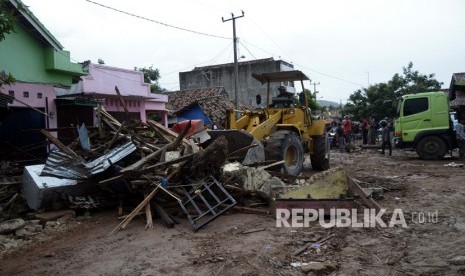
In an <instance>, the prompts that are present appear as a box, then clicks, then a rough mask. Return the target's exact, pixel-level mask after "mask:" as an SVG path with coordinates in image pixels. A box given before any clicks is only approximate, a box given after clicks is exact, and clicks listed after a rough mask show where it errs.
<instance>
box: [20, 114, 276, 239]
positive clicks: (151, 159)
mask: <svg viewBox="0 0 465 276" xmlns="http://www.w3.org/2000/svg"><path fill="white" fill-rule="evenodd" d="M97 118H98V124H97V127H92V128H89V129H87V128H86V127H85V126H84V125H82V126H80V127H79V128H78V134H79V136H78V138H77V139H76V140H75V141H74V142H72V143H70V144H69V145H64V144H63V143H61V142H60V140H59V139H57V138H56V137H54V136H53V135H52V134H51V133H49V132H48V131H47V130H42V131H41V132H42V133H43V134H44V135H45V136H46V137H47V138H48V140H49V141H50V143H52V144H53V145H54V149H53V150H52V151H51V152H50V154H49V156H48V158H47V160H46V162H45V164H41V165H34V166H26V167H25V168H24V178H23V184H22V185H23V187H22V190H23V196H24V198H25V199H26V201H27V203H28V205H29V207H30V208H31V209H34V210H38V209H43V208H50V207H51V205H54V206H55V205H56V204H57V203H58V202H63V200H65V201H66V203H67V205H68V207H71V208H74V209H81V210H82V209H85V210H89V209H93V208H103V207H105V206H115V207H117V208H118V214H119V216H120V219H122V221H121V223H120V224H119V225H118V226H117V227H116V228H115V229H114V230H113V231H112V232H111V233H114V232H115V231H117V230H119V229H124V228H125V227H126V226H127V225H128V223H129V222H130V221H131V220H132V219H133V218H134V217H136V216H140V215H144V216H145V218H146V221H147V224H146V228H151V227H152V226H153V219H152V218H153V216H155V215H156V216H157V217H159V218H161V221H163V222H164V223H165V224H166V226H167V227H173V226H174V225H175V224H176V223H177V219H176V217H179V216H183V217H186V218H188V220H189V221H190V223H191V224H192V228H193V229H194V230H195V231H196V230H198V229H200V228H202V227H204V226H205V225H207V224H208V223H210V222H211V221H212V220H214V219H215V218H216V217H218V216H220V215H221V214H223V213H224V212H226V211H228V210H230V209H232V208H234V209H235V210H237V211H242V212H252V213H254V212H255V213H268V212H267V211H263V210H257V209H255V208H254V207H258V206H263V205H266V204H267V198H268V197H269V196H270V188H269V187H268V186H269V185H268V184H267V185H264V183H265V182H270V180H272V181H271V182H270V183H275V184H273V185H275V186H276V185H277V186H284V184H283V183H282V182H281V181H280V180H279V179H277V178H276V177H272V176H271V175H269V174H268V173H267V172H266V171H265V170H264V168H257V169H255V168H250V170H247V168H248V167H244V166H242V167H241V171H242V174H239V173H234V172H229V173H227V172H226V171H227V169H224V168H223V167H224V165H225V164H226V163H227V160H228V157H229V156H228V147H227V146H228V144H227V141H226V139H225V138H224V137H221V136H220V137H218V138H216V139H214V140H210V141H207V142H206V143H203V144H200V143H196V142H194V141H195V140H196V139H189V138H191V137H195V135H196V134H198V133H196V131H195V129H194V128H193V126H192V125H191V122H190V121H189V122H187V123H186V124H184V125H183V127H181V128H179V129H180V131H179V133H177V132H174V131H173V130H171V129H169V128H166V127H164V126H163V125H161V124H159V123H157V122H154V121H151V120H148V121H147V123H146V124H143V123H142V122H140V121H137V120H132V121H124V122H123V123H121V122H119V121H118V120H116V119H115V118H114V117H113V116H111V115H110V114H109V113H108V112H106V111H105V110H104V109H103V108H98V110H97ZM201 130H203V129H201ZM197 141H198V139H197ZM265 168H267V167H265ZM223 170H224V171H225V172H226V173H223ZM252 170H255V172H256V173H252V174H255V175H262V178H260V177H259V178H260V181H257V179H258V178H257V177H255V178H254V177H253V176H251V171H252ZM276 183H277V184H276ZM257 185H259V186H257ZM266 187H268V188H266ZM236 198H239V199H240V200H241V205H243V206H236V204H237V201H236ZM134 206H136V207H135V208H134ZM235 206H236V207H235ZM125 209H126V210H128V211H129V210H132V211H131V212H130V213H129V214H127V212H124V210H125Z"/></svg>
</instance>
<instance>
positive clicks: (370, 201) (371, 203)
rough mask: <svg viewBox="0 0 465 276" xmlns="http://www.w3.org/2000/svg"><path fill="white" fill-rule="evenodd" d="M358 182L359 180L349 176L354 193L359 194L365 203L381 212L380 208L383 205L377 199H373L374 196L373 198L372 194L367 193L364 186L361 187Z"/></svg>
mask: <svg viewBox="0 0 465 276" xmlns="http://www.w3.org/2000/svg"><path fill="white" fill-rule="evenodd" d="M357 182H358V180H356V179H354V178H352V177H349V188H350V189H351V190H352V192H353V193H355V194H356V195H358V196H359V198H360V200H361V201H362V202H363V204H365V205H366V206H367V207H369V208H372V209H375V210H376V211H377V212H379V210H381V207H380V206H379V205H378V203H376V201H374V200H373V198H371V196H370V195H368V194H367V193H365V191H364V190H363V189H362V187H360V185H359V184H358V183H357Z"/></svg>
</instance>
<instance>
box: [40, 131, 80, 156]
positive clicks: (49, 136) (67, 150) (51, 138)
mask: <svg viewBox="0 0 465 276" xmlns="http://www.w3.org/2000/svg"><path fill="white" fill-rule="evenodd" d="M40 132H41V133H42V134H43V135H45V137H47V139H48V140H49V141H50V142H52V143H53V144H54V145H55V146H57V148H59V149H60V150H61V151H62V152H64V153H66V154H68V155H70V156H72V157H75V158H77V159H79V160H82V157H80V156H79V155H77V154H76V153H75V152H74V151H73V150H72V149H70V148H68V147H67V146H65V145H63V143H61V142H60V140H58V139H57V138H55V137H54V136H53V135H52V134H51V133H50V132H48V131H46V130H45V129H42V130H41V131H40Z"/></svg>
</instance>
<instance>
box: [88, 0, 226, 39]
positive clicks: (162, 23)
mask: <svg viewBox="0 0 465 276" xmlns="http://www.w3.org/2000/svg"><path fill="white" fill-rule="evenodd" d="M84 1H86V2H89V3H92V4H95V5H98V6H101V7H104V8H107V9H109V10H112V11H116V12H119V13H122V14H126V15H129V16H132V17H136V18H139V19H143V20H146V21H150V22H153V23H157V24H160V25H162V26H165V27H170V28H173V29H177V30H181V31H185V32H190V33H194V34H199V35H204V36H209V37H215V38H221V39H231V38H229V37H224V36H219V35H213V34H207V33H203V32H198V31H193V30H189V29H186V28H182V27H178V26H174V25H170V24H167V23H164V22H160V21H157V20H153V19H150V18H147V17H143V16H140V15H136V14H133V13H129V12H126V11H122V10H119V9H116V8H112V7H110V6H106V5H103V4H100V3H97V2H94V1H91V0H84Z"/></svg>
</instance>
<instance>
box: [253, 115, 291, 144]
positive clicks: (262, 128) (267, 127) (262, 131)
mask: <svg viewBox="0 0 465 276" xmlns="http://www.w3.org/2000/svg"><path fill="white" fill-rule="evenodd" d="M282 116H283V113H282V112H277V113H275V114H273V115H271V116H270V117H268V119H266V120H265V121H264V122H263V123H261V124H257V125H253V124H249V127H248V128H247V131H248V132H250V133H251V134H252V136H253V137H255V139H257V140H258V141H262V140H263V138H264V137H265V136H267V135H269V134H270V132H271V129H272V128H273V127H274V126H276V124H278V123H279V121H280V120H281V118H282ZM257 119H258V118H257ZM252 120H253V118H252Z"/></svg>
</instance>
